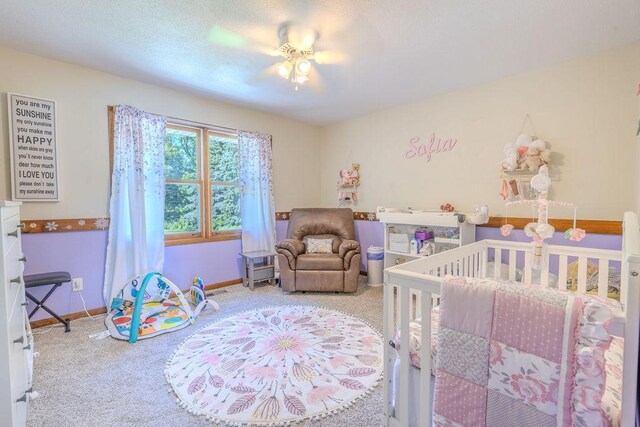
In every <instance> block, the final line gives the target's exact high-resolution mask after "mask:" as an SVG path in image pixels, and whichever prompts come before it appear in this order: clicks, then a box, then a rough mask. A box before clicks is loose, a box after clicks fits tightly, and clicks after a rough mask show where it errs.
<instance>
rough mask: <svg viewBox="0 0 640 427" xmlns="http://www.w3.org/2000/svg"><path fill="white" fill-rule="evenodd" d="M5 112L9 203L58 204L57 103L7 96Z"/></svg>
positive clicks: (33, 98) (28, 96) (48, 100)
mask: <svg viewBox="0 0 640 427" xmlns="http://www.w3.org/2000/svg"><path fill="white" fill-rule="evenodd" d="M7 110H8V114H9V152H10V166H11V198H12V200H15V201H21V202H58V201H60V183H59V177H58V157H59V156H58V149H57V133H58V132H57V131H58V125H57V119H58V116H57V109H56V102H55V101H54V100H51V99H46V98H39V97H35V96H30V95H22V94H17V93H7Z"/></svg>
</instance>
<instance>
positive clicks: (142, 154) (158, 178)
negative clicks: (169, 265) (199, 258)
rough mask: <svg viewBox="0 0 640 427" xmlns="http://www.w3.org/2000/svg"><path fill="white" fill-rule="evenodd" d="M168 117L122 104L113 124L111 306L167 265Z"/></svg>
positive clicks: (106, 292)
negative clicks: (132, 284)
mask: <svg viewBox="0 0 640 427" xmlns="http://www.w3.org/2000/svg"><path fill="white" fill-rule="evenodd" d="M166 124H167V120H166V117H162V116H158V115H155V114H150V113H145V112H143V111H140V110H138V109H136V108H134V107H130V106H127V105H119V106H117V107H116V108H115V115H114V120H113V173H112V175H111V202H110V207H109V212H110V216H111V223H110V226H109V243H108V245H107V258H106V264H105V277H104V289H103V296H104V301H105V304H106V306H107V308H109V306H110V305H111V299H112V298H113V297H114V296H115V295H116V294H117V293H118V292H119V291H120V288H121V287H122V286H123V285H124V284H125V283H126V282H127V281H129V280H131V279H133V278H135V277H136V276H137V275H140V274H144V273H148V272H150V271H157V272H162V266H163V263H164V186H165V184H164V140H165V133H166Z"/></svg>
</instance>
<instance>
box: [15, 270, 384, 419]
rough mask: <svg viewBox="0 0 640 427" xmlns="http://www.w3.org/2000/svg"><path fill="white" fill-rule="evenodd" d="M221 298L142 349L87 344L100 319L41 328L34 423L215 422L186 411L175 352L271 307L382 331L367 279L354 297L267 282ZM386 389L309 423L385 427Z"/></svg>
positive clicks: (378, 295) (378, 297)
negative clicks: (332, 316)
mask: <svg viewBox="0 0 640 427" xmlns="http://www.w3.org/2000/svg"><path fill="white" fill-rule="evenodd" d="M224 290H225V291H226V292H223V293H219V294H216V295H215V296H214V297H213V299H215V300H216V301H217V302H218V303H219V304H220V311H218V312H212V311H206V312H205V313H203V314H202V315H201V316H200V317H199V318H198V320H197V322H196V325H195V326H191V327H188V328H185V329H183V330H181V331H178V332H174V333H170V334H165V335H160V336H158V337H156V338H151V339H147V340H142V341H139V342H137V343H136V344H129V343H127V342H125V341H118V340H115V339H113V338H111V337H107V338H105V339H102V340H96V339H89V338H88V336H89V335H90V334H93V333H96V332H100V331H102V330H104V329H105V328H104V323H103V320H102V319H99V320H89V319H82V320H77V321H74V322H72V324H71V332H69V333H66V334H65V333H64V331H63V329H62V328H59V327H56V328H53V329H51V330H48V331H47V332H45V333H42V331H43V330H46V328H40V329H36V330H35V332H36V333H38V335H36V337H35V346H36V351H37V352H39V353H40V356H39V357H37V358H36V359H35V367H34V369H35V372H34V390H36V391H38V393H39V394H40V397H38V398H37V399H36V400H34V401H32V402H31V404H30V408H29V420H28V425H29V426H56V427H58V426H154V427H155V426H200V425H211V423H210V422H207V420H205V419H204V418H199V417H195V416H193V415H190V414H189V413H187V411H186V410H184V409H182V408H180V407H179V406H178V404H177V403H176V398H175V396H174V395H173V393H172V392H171V390H170V386H169V385H168V384H167V383H166V382H165V379H164V367H165V362H166V361H167V359H168V357H169V356H170V355H171V353H172V352H173V350H174V349H175V348H176V347H177V346H178V345H179V344H180V343H181V342H182V340H183V339H185V338H186V337H187V336H189V335H191V334H192V333H193V332H195V331H196V330H197V329H199V328H201V327H202V326H204V325H206V324H208V323H210V322H212V321H213V320H214V319H217V318H220V317H223V316H228V315H229V314H232V313H236V312H239V311H242V310H247V309H251V308H258V307H264V306H268V305H287V304H309V305H317V306H324V307H329V308H333V309H336V310H340V311H344V312H345V313H349V314H351V315H353V316H356V317H359V318H361V319H363V320H365V321H367V322H369V323H370V324H371V325H373V326H374V327H375V328H377V329H378V330H382V288H369V287H368V286H367V285H366V279H365V278H361V281H360V286H359V291H358V292H357V293H356V294H353V295H350V294H335V293H314V292H307V293H306V294H302V293H296V294H283V293H282V291H281V290H280V289H274V288H273V287H271V286H269V285H261V286H259V287H257V288H256V290H255V291H253V292H251V291H249V290H248V289H246V288H243V287H242V286H241V285H236V286H231V287H228V288H224ZM382 400H383V399H382V388H381V387H379V388H378V389H377V390H376V392H375V393H373V394H371V395H370V397H369V398H368V399H366V400H362V401H359V402H358V403H356V404H355V405H354V406H353V407H352V408H350V409H348V410H346V411H344V412H342V413H340V414H337V415H334V416H331V417H328V418H326V419H323V420H320V421H307V422H306V423H305V424H303V425H305V426H326V427H329V426H331V427H335V426H353V427H360V426H362V427H365V426H367V427H368V426H380V425H382V423H383V414H382V408H383V403H382Z"/></svg>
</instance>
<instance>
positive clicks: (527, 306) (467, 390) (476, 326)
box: [433, 277, 613, 427]
mask: <svg viewBox="0 0 640 427" xmlns="http://www.w3.org/2000/svg"><path fill="white" fill-rule="evenodd" d="M612 318H613V312H612V309H611V306H609V305H608V304H606V303H605V302H604V301H601V300H599V299H597V298H594V297H589V296H584V295H578V294H574V293H570V292H566V291H558V290H555V289H548V288H541V287H539V286H529V285H523V284H520V283H518V284H513V283H510V282H508V281H500V280H494V279H472V278H466V277H447V278H446V279H445V281H444V282H443V284H442V289H441V303H440V324H439V330H438V338H437V340H438V342H437V347H438V355H437V358H436V382H435V396H434V415H433V421H434V424H435V425H438V426H477V425H490V426H514V425H520V426H527V425H529V426H541V427H544V426H558V425H589V426H600V425H611V420H610V418H609V417H607V414H606V413H605V411H603V409H602V399H603V395H604V394H605V380H606V370H605V351H606V350H607V349H608V348H609V346H610V343H611V336H610V335H609V333H608V332H607V329H606V327H607V325H608V323H609V322H610V320H611V319H612Z"/></svg>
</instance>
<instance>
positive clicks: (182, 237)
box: [164, 120, 242, 246]
mask: <svg viewBox="0 0 640 427" xmlns="http://www.w3.org/2000/svg"><path fill="white" fill-rule="evenodd" d="M167 128H168V129H176V130H184V131H194V130H195V131H197V135H198V138H197V144H198V161H197V163H198V179H197V180H175V179H168V178H165V185H166V184H171V183H174V184H179V183H185V184H194V183H197V184H198V186H199V190H200V207H201V208H200V231H199V232H196V233H170V234H166V233H165V235H164V241H165V246H175V245H190V244H194V243H205V242H219V241H224V240H237V239H240V238H241V237H242V229H241V228H240V229H237V230H220V231H217V230H213V229H212V224H211V223H212V217H211V213H212V212H211V201H212V200H211V199H212V197H211V189H212V188H213V187H216V186H237V187H240V183H239V182H234V183H228V182H218V181H211V180H210V175H211V172H210V170H209V135H211V134H213V135H217V136H220V137H223V138H232V139H236V140H237V139H238V133H237V132H232V131H226V130H221V129H218V128H216V127H215V126H207V125H203V124H200V123H189V122H185V121H182V120H180V121H177V120H175V121H174V120H167Z"/></svg>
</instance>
